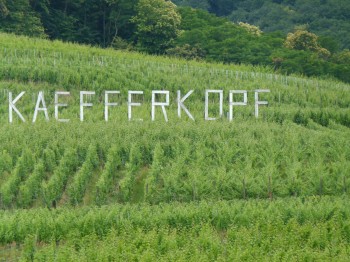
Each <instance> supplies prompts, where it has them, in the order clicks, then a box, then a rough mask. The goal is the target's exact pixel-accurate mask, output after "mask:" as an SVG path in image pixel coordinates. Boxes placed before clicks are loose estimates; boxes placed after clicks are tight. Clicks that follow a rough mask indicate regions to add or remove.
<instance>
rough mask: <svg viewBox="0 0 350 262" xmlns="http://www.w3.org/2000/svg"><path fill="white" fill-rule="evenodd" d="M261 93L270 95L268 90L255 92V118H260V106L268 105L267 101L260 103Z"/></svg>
mask: <svg viewBox="0 0 350 262" xmlns="http://www.w3.org/2000/svg"><path fill="white" fill-rule="evenodd" d="M259 93H270V90H268V89H258V90H255V117H256V118H258V117H259V105H267V104H268V102H267V101H259Z"/></svg>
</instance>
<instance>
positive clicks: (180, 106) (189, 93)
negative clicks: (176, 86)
mask: <svg viewBox="0 0 350 262" xmlns="http://www.w3.org/2000/svg"><path fill="white" fill-rule="evenodd" d="M192 93H193V90H191V91H190V92H188V93H187V94H186V95H185V96H184V97H183V98H182V99H181V91H180V90H178V91H177V115H178V116H179V118H181V108H182V109H183V110H184V111H185V112H186V114H187V115H188V117H189V118H190V119H192V120H193V121H194V117H193V116H192V115H191V113H190V111H188V109H187V107H185V105H184V104H183V103H184V102H185V100H186V99H187V98H188V97H189V96H190V95H191V94H192Z"/></svg>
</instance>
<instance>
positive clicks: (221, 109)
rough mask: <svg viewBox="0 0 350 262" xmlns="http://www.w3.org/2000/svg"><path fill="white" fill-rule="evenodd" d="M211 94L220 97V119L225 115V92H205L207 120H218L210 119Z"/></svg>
mask: <svg viewBox="0 0 350 262" xmlns="http://www.w3.org/2000/svg"><path fill="white" fill-rule="evenodd" d="M209 93H215V94H219V95H220V98H219V99H220V117H222V115H223V113H224V91H222V90H205V120H216V118H212V117H209Z"/></svg>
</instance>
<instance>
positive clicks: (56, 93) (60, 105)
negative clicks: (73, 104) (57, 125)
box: [55, 92, 70, 122]
mask: <svg viewBox="0 0 350 262" xmlns="http://www.w3.org/2000/svg"><path fill="white" fill-rule="evenodd" d="M59 95H63V96H69V95H70V93H69V92H55V118H56V120H57V121H58V122H68V121H69V119H59V118H58V108H59V107H66V106H67V104H62V103H59V102H58V96H59Z"/></svg>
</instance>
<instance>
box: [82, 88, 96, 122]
mask: <svg viewBox="0 0 350 262" xmlns="http://www.w3.org/2000/svg"><path fill="white" fill-rule="evenodd" d="M94 94H95V91H80V121H84V107H86V106H89V107H91V106H92V103H84V95H94Z"/></svg>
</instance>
